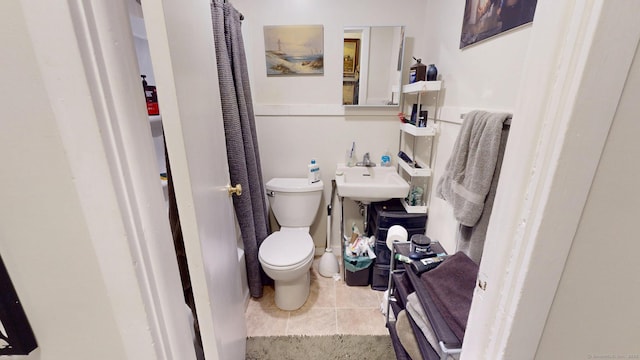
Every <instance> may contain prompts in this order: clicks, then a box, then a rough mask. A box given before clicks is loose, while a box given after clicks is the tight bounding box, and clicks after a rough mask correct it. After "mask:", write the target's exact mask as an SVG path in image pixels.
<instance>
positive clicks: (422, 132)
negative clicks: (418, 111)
mask: <svg viewBox="0 0 640 360" xmlns="http://www.w3.org/2000/svg"><path fill="white" fill-rule="evenodd" d="M400 130H402V131H404V132H406V133H408V134H411V135H413V136H435V135H436V131H437V128H436V127H435V126H433V125H430V126H427V127H417V126H415V125H412V124H409V123H402V124H400Z"/></svg>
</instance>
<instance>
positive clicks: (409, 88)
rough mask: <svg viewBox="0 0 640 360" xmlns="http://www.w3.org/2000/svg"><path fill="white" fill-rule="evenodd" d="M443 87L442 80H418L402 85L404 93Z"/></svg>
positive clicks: (438, 89)
mask: <svg viewBox="0 0 640 360" xmlns="http://www.w3.org/2000/svg"><path fill="white" fill-rule="evenodd" d="M441 89H442V81H416V82H414V83H412V84H407V85H403V86H402V93H403V94H417V93H423V92H427V91H440V90H441Z"/></svg>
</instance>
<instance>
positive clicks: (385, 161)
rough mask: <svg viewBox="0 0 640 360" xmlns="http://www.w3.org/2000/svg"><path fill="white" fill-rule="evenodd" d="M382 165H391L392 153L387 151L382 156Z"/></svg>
mask: <svg viewBox="0 0 640 360" xmlns="http://www.w3.org/2000/svg"><path fill="white" fill-rule="evenodd" d="M380 166H391V154H390V153H389V151H386V152H385V153H384V154H382V157H381V158H380Z"/></svg>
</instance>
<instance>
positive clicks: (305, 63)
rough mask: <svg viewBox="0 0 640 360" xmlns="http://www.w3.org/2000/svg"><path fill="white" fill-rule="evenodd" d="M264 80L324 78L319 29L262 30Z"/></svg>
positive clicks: (280, 27) (297, 26) (320, 26)
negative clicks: (298, 77) (285, 77)
mask: <svg viewBox="0 0 640 360" xmlns="http://www.w3.org/2000/svg"><path fill="white" fill-rule="evenodd" d="M264 50H265V59H266V67H267V76H277V75H322V74H324V28H323V26H322V25H283V26H265V27H264Z"/></svg>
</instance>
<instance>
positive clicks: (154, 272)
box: [19, 0, 195, 359]
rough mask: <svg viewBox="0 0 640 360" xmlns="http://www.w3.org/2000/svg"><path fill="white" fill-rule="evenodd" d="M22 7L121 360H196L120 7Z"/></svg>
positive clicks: (32, 1) (71, 1)
mask: <svg viewBox="0 0 640 360" xmlns="http://www.w3.org/2000/svg"><path fill="white" fill-rule="evenodd" d="M19 1H20V6H21V7H22V12H23V15H24V21H25V23H26V25H27V28H28V30H29V35H30V38H31V44H30V45H31V46H32V48H33V51H34V52H35V56H36V58H37V60H38V65H39V68H40V71H41V75H42V78H43V82H44V84H45V87H46V89H45V91H46V93H47V96H48V97H49V101H50V103H51V104H52V109H51V111H52V113H53V114H54V117H55V119H56V122H57V126H58V129H59V133H60V136H61V142H62V144H63V146H64V148H65V150H66V153H67V157H68V161H69V166H70V168H71V172H72V173H73V174H74V184H75V188H76V189H77V191H78V193H79V199H80V201H81V204H82V207H83V214H84V216H85V221H86V223H87V226H88V228H89V232H90V233H91V235H92V236H91V239H88V241H91V242H92V245H93V247H94V249H95V252H96V256H97V258H98V261H99V266H100V268H101V270H102V273H103V280H104V282H105V286H106V288H107V291H108V294H109V295H110V296H109V301H110V303H111V305H112V309H113V316H114V318H115V320H116V322H117V327H118V329H119V330H120V334H119V335H120V338H121V339H122V344H123V347H124V350H125V353H126V355H127V358H129V359H147V358H154V359H195V349H194V346H193V340H192V336H191V330H190V328H191V327H190V324H189V321H188V312H187V309H186V305H185V302H184V297H183V294H182V286H181V283H180V278H179V273H178V265H177V261H176V256H175V250H174V248H173V243H172V239H171V230H170V228H169V221H168V218H167V214H166V211H165V205H164V200H163V195H162V188H161V184H160V179H159V174H158V169H157V165H156V161H155V153H154V146H153V142H152V135H151V129H150V126H149V122H148V120H147V119H148V116H147V113H146V111H145V109H146V106H145V104H144V97H143V95H142V94H143V93H142V88H141V84H140V83H139V82H138V79H139V78H140V77H139V72H138V64H137V61H136V53H135V47H134V43H133V36H132V32H131V26H130V22H129V13H128V6H127V2H126V1H127V0H121V1H113V2H104V1H82V0H68V1H55V2H47V3H46V4H44V3H42V2H41V1H38V0H19ZM52 29H55V31H52ZM96 188H98V189H101V190H104V193H100V194H96V190H95V189H96ZM105 204H108V205H112V204H113V207H108V208H105ZM105 217H109V220H111V219H112V218H113V219H118V220H120V221H121V222H122V229H111V228H108V229H105V226H106V225H104V224H105V223H107V224H110V223H113V222H115V220H114V221H105Z"/></svg>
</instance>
